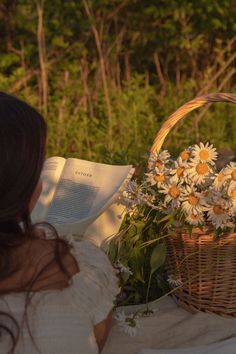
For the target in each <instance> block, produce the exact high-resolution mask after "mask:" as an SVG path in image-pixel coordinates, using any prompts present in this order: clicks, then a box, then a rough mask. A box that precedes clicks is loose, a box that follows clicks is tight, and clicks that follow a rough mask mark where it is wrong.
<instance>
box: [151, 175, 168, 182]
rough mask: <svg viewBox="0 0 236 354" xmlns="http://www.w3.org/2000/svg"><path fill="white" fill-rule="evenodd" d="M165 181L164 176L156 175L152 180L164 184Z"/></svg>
mask: <svg viewBox="0 0 236 354" xmlns="http://www.w3.org/2000/svg"><path fill="white" fill-rule="evenodd" d="M165 179H166V177H165V176H164V175H156V176H155V177H154V180H155V181H156V182H164V181H165Z"/></svg>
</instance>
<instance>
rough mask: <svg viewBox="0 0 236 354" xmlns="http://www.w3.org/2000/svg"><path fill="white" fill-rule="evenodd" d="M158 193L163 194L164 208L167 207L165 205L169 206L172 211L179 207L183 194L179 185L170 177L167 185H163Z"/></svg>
mask: <svg viewBox="0 0 236 354" xmlns="http://www.w3.org/2000/svg"><path fill="white" fill-rule="evenodd" d="M159 193H163V194H165V198H164V203H163V204H164V207H166V206H167V204H169V203H170V204H171V207H172V208H173V209H176V208H178V207H179V206H180V204H181V202H180V199H181V195H182V193H183V187H182V186H181V183H176V182H175V181H174V179H173V177H171V178H170V179H169V181H168V183H166V184H163V185H162V187H161V189H160V190H159Z"/></svg>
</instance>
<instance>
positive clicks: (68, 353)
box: [0, 238, 118, 354]
mask: <svg viewBox="0 0 236 354" xmlns="http://www.w3.org/2000/svg"><path fill="white" fill-rule="evenodd" d="M69 241H70V243H71V245H72V250H71V253H72V254H73V255H74V257H75V259H76V260H77V262H78V265H79V268H80V272H79V273H77V274H75V275H74V276H73V277H72V284H71V285H70V286H69V287H67V288H65V289H63V290H44V291H41V292H37V293H35V294H34V296H33V298H32V302H31V305H29V306H28V319H29V326H30V330H31V332H32V334H33V337H34V339H35V343H36V345H37V346H38V348H39V350H40V351H41V353H42V354H97V353H98V347H97V343H96V340H95V336H94V333H93V327H94V325H96V324H97V323H99V322H100V321H102V320H104V319H105V318H106V317H107V315H108V313H109V312H110V310H111V309H112V307H113V302H114V300H115V296H116V295H117V293H118V284H117V283H118V280H117V277H116V275H115V270H114V269H113V267H112V266H111V264H110V262H109V260H108V258H107V256H106V254H105V253H104V252H103V251H102V250H100V249H99V248H97V247H96V246H95V245H93V244H91V243H88V242H81V241H75V240H74V239H73V238H70V240H69ZM24 303H25V294H24V293H12V294H8V295H6V296H4V297H1V300H0V309H1V310H3V311H4V310H7V311H9V312H10V313H11V314H12V315H13V316H14V317H15V318H16V319H17V320H18V321H21V319H22V315H23V312H24ZM9 343H10V341H9V337H8V336H7V335H5V336H4V337H3V338H1V340H0V353H1V354H6V353H7V352H8V350H7V348H9ZM14 353H15V354H34V353H38V352H37V351H36V349H35V347H34V346H33V343H32V341H31V339H30V336H29V333H28V330H27V326H26V323H24V326H23V330H22V335H21V337H20V340H19V342H18V345H17V347H16V351H15V352H14Z"/></svg>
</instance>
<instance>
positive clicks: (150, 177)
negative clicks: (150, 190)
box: [145, 167, 169, 187]
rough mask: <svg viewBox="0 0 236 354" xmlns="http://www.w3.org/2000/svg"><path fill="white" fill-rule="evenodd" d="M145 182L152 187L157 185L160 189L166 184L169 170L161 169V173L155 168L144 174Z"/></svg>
mask: <svg viewBox="0 0 236 354" xmlns="http://www.w3.org/2000/svg"><path fill="white" fill-rule="evenodd" d="M145 175H146V176H147V177H146V181H147V182H148V183H150V184H151V185H152V186H154V185H157V187H160V186H161V185H162V184H163V183H166V182H167V180H168V178H169V169H166V168H163V169H162V171H159V170H158V168H157V167H155V168H154V169H153V170H152V171H151V172H149V173H145Z"/></svg>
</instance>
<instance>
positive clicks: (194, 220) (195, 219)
mask: <svg viewBox="0 0 236 354" xmlns="http://www.w3.org/2000/svg"><path fill="white" fill-rule="evenodd" d="M185 220H186V222H187V223H188V224H190V225H193V226H198V225H203V224H204V216H203V214H201V213H199V214H188V215H187V216H186V219H185Z"/></svg>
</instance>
